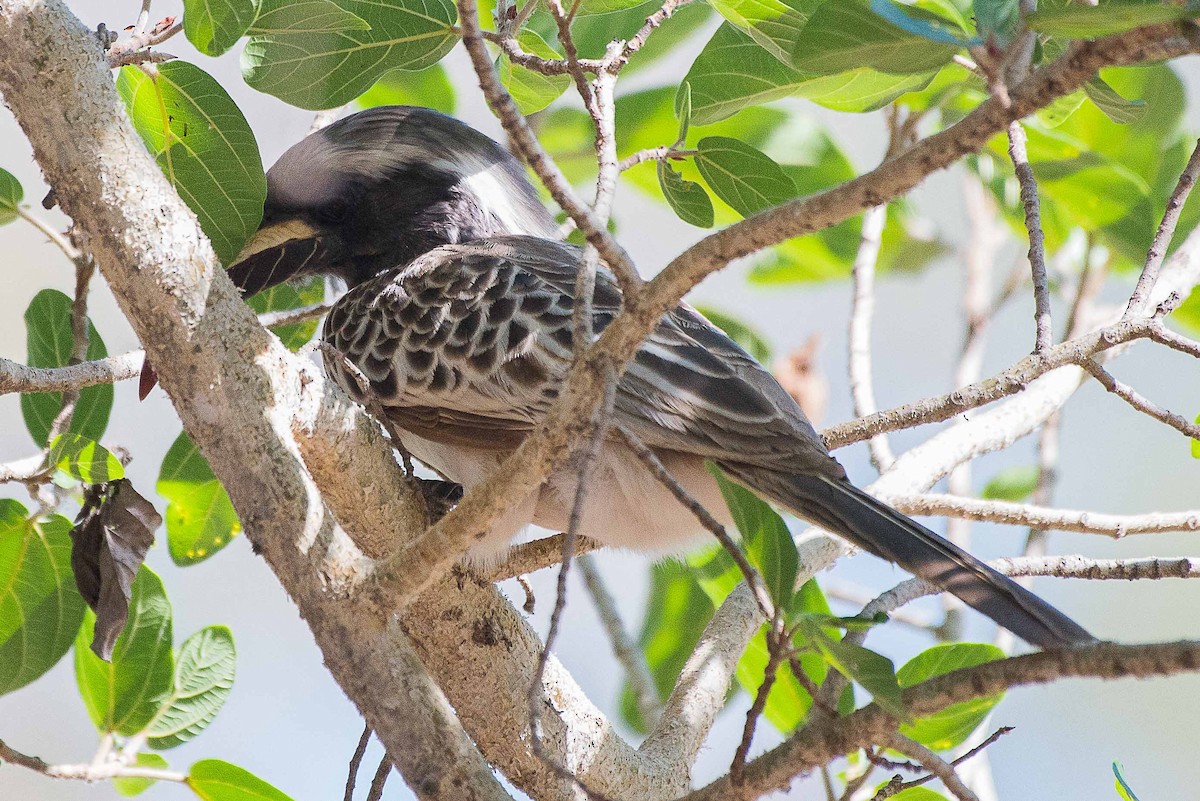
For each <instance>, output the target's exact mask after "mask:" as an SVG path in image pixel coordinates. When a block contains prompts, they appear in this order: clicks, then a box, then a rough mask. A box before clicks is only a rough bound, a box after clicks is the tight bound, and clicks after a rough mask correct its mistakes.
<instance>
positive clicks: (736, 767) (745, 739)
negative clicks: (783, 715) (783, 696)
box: [729, 632, 784, 787]
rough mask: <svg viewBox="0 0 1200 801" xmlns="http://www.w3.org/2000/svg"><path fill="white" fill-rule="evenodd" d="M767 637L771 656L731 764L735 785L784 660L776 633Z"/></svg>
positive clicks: (738, 781)
mask: <svg viewBox="0 0 1200 801" xmlns="http://www.w3.org/2000/svg"><path fill="white" fill-rule="evenodd" d="M767 637H768V640H770V641H771V642H770V644H769V645H768V647H767V653H768V654H769V656H768V658H767V665H766V667H765V668H764V669H763V680H762V684H760V685H759V686H758V692H757V693H755V694H754V703H752V704H751V705H750V708H749V709H748V710H746V722H745V723H743V724H742V739H741V742H739V743H738V747H737V750H736V751H735V752H734V754H733V762H732V764H730V766H729V781H730V783H731V784H732V785H733V786H734V787H739V786H741V784H742V779H743V777H744V775H745V772H746V759H747V757H748V756H749V755H750V745H751V743H753V742H754V729H755V727H756V726H757V725H758V719H759V717H760V716H761V715H762V713H763V709H765V708H766V706H767V698H768V697H769V696H770V695H771V688H772V687H774V686H775V677H776V675H777V674H778V672H779V665H780V663H781V662H783V661H784V656H783V654H782V651H783V647H782V645H781V643H780V642H779V640H778V638H776V637H775V633H774V632H771V633H768V635H767Z"/></svg>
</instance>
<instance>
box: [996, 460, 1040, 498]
mask: <svg viewBox="0 0 1200 801" xmlns="http://www.w3.org/2000/svg"><path fill="white" fill-rule="evenodd" d="M1038 475H1039V471H1038V468H1037V466H1036V465H1020V466H1017V467H1006V468H1004V469H1003V470H1001V471H1000V472H999V473H997V474H996V475H995V476H993V477H992V480H991V481H989V482H988V483H987V486H985V487H984V488H983V497H984V498H986V499H987V500H989V501H1011V502H1012V503H1020V502H1021V501H1023V500H1025V499H1026V498H1028V497H1029V496H1030V495H1032V494H1033V491H1034V490H1035V489H1037V482H1038Z"/></svg>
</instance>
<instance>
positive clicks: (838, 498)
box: [726, 465, 1096, 648]
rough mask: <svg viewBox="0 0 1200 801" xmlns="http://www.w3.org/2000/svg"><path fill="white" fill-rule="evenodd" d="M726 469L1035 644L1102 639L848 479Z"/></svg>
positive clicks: (1057, 644)
mask: <svg viewBox="0 0 1200 801" xmlns="http://www.w3.org/2000/svg"><path fill="white" fill-rule="evenodd" d="M726 470H727V471H728V472H729V473H730V474H731V475H733V476H734V477H736V478H738V479H739V480H740V481H743V482H745V483H746V484H748V485H749V486H751V487H753V488H755V489H756V490H758V491H759V492H762V493H764V494H765V495H768V496H770V497H771V498H773V499H774V500H775V501H777V502H778V503H781V504H782V505H784V506H785V507H787V508H788V509H789V510H790V511H792V512H794V513H795V514H797V515H799V516H800V517H803V518H805V519H806V520H809V521H811V522H813V523H815V524H817V525H819V526H821V527H822V528H824V529H827V530H829V531H831V532H833V533H834V534H838V535H840V536H842V537H845V538H846V539H847V540H849V541H850V542H852V543H854V544H855V545H857V546H859V547H860V548H863V549H865V550H867V551H870V552H871V553H873V554H875V555H876V556H878V557H880V558H882V559H887V560H888V561H890V562H894V563H895V564H897V565H899V566H900V567H902V568H904V569H905V570H907V571H909V572H910V573H912V574H914V575H916V576H918V577H920V578H922V579H925V580H926V581H929V582H931V583H933V584H936V585H937V586H939V587H941V588H942V589H943V590H945V591H947V592H949V593H951V594H953V595H956V596H958V597H959V598H961V599H962V600H963V602H965V603H966V604H968V605H970V606H972V607H974V608H975V609H977V610H979V611H980V612H982V613H983V614H985V615H987V616H988V617H990V618H991V619H992V620H994V621H996V623H998V624H999V625H1001V626H1003V627H1004V628H1006V629H1008V630H1009V631H1011V632H1012V633H1013V634H1015V635H1017V636H1018V637H1020V638H1021V639H1023V640H1025V641H1026V642H1029V643H1031V644H1032V645H1036V646H1038V647H1040V648H1061V647H1064V646H1072V645H1082V644H1085V643H1092V642H1095V641H1096V638H1095V637H1093V636H1092V635H1091V634H1089V633H1088V632H1087V631H1086V630H1085V629H1084V628H1083V627H1082V626H1080V625H1079V624H1078V623H1076V622H1075V621H1073V620H1071V619H1070V618H1069V617H1067V616H1066V615H1064V614H1063V613H1062V612H1060V611H1058V610H1057V609H1055V608H1054V607H1053V606H1051V605H1050V604H1048V603H1046V602H1045V601H1043V600H1042V599H1041V598H1039V597H1038V596H1036V595H1034V594H1033V593H1032V592H1030V591H1029V590H1027V589H1025V588H1024V587H1022V586H1021V585H1020V584H1017V583H1016V582H1015V581H1013V580H1012V579H1010V578H1008V577H1007V576H1004V575H1002V574H1000V573H998V572H996V571H995V570H993V569H992V568H990V567H988V566H987V565H986V564H984V563H983V562H981V561H980V560H978V559H976V558H975V557H974V556H972V555H971V554H969V553H967V552H966V551H964V550H963V549H962V548H959V547H958V546H957V545H955V544H954V543H952V542H950V541H949V540H947V539H945V538H944V537H940V536H938V535H937V534H935V533H933V532H932V531H930V530H929V529H927V528H925V527H924V526H922V525H921V524H920V523H918V522H916V521H915V520H913V519H911V518H909V517H908V516H906V515H903V514H901V513H900V512H897V511H896V510H895V509H892V508H891V507H890V506H888V505H887V504H885V503H883V502H881V501H879V500H877V499H876V498H873V497H872V496H870V495H868V494H867V493H865V492H863V491H862V490H860V489H858V488H857V487H855V486H854V485H853V484H851V483H850V482H849V481H846V480H845V479H838V478H835V477H832V476H817V475H811V474H807V475H805V474H791V475H784V474H780V473H778V472H775V471H766V470H761V469H758V468H753V467H750V468H746V467H741V466H735V465H729V466H728V467H726Z"/></svg>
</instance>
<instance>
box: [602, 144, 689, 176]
mask: <svg viewBox="0 0 1200 801" xmlns="http://www.w3.org/2000/svg"><path fill="white" fill-rule="evenodd" d="M697 152H698V151H695V150H683V149H680V148H678V147H676V146H674V145H663V146H661V147H650V148H646V149H645V150H639V151H637V152H636V153H633V154H632V155H629V156H626V157H625V158H623V159H621V161H620V163H619V164H618V165H617V166H618V167H619V168H620V170H621V172H625V171H626V170H629V169H632V168H634V167H636V166H637V165H639V164H642V163H643V162H647V161H662V160H663V159H683V158H687V157H688V156H694V155H696V153H697Z"/></svg>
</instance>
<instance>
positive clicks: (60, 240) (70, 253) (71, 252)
mask: <svg viewBox="0 0 1200 801" xmlns="http://www.w3.org/2000/svg"><path fill="white" fill-rule="evenodd" d="M16 213H17V216H18V217H20V218H21V219H22V220H24V221H25V222H27V223H29V224H30V225H32V226H33V227H34V228H36V229H38V230H39V231H41V232H42V233H43V234H44V235H45V236H46V238H47V239H49V240H50V242H51V244H53V245H54V246H55V247H56V248H58V249H59V250H61V251H62V252H63V255H64V256H66V257H67V258H68V259H70V260H71V261H73V262H78V261H79V260H80V259H81V258H83V254H82V253H80V252H79V248H77V247H75V245H74V244H73V243H72V242H71V240H70V239H68V238H67V237H66V235H64V234H62V233H60V232H58V231H57V230H55V229H54V228H53V227H52V226H51V225H50V224H49V223H47V222H46V221H45V220H43V219H42V218H41V217H38V216H36V215H34V214H30V213H29V212H28V211H27V210H25V209H24V208H22V207H21V206H17V207H16Z"/></svg>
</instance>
